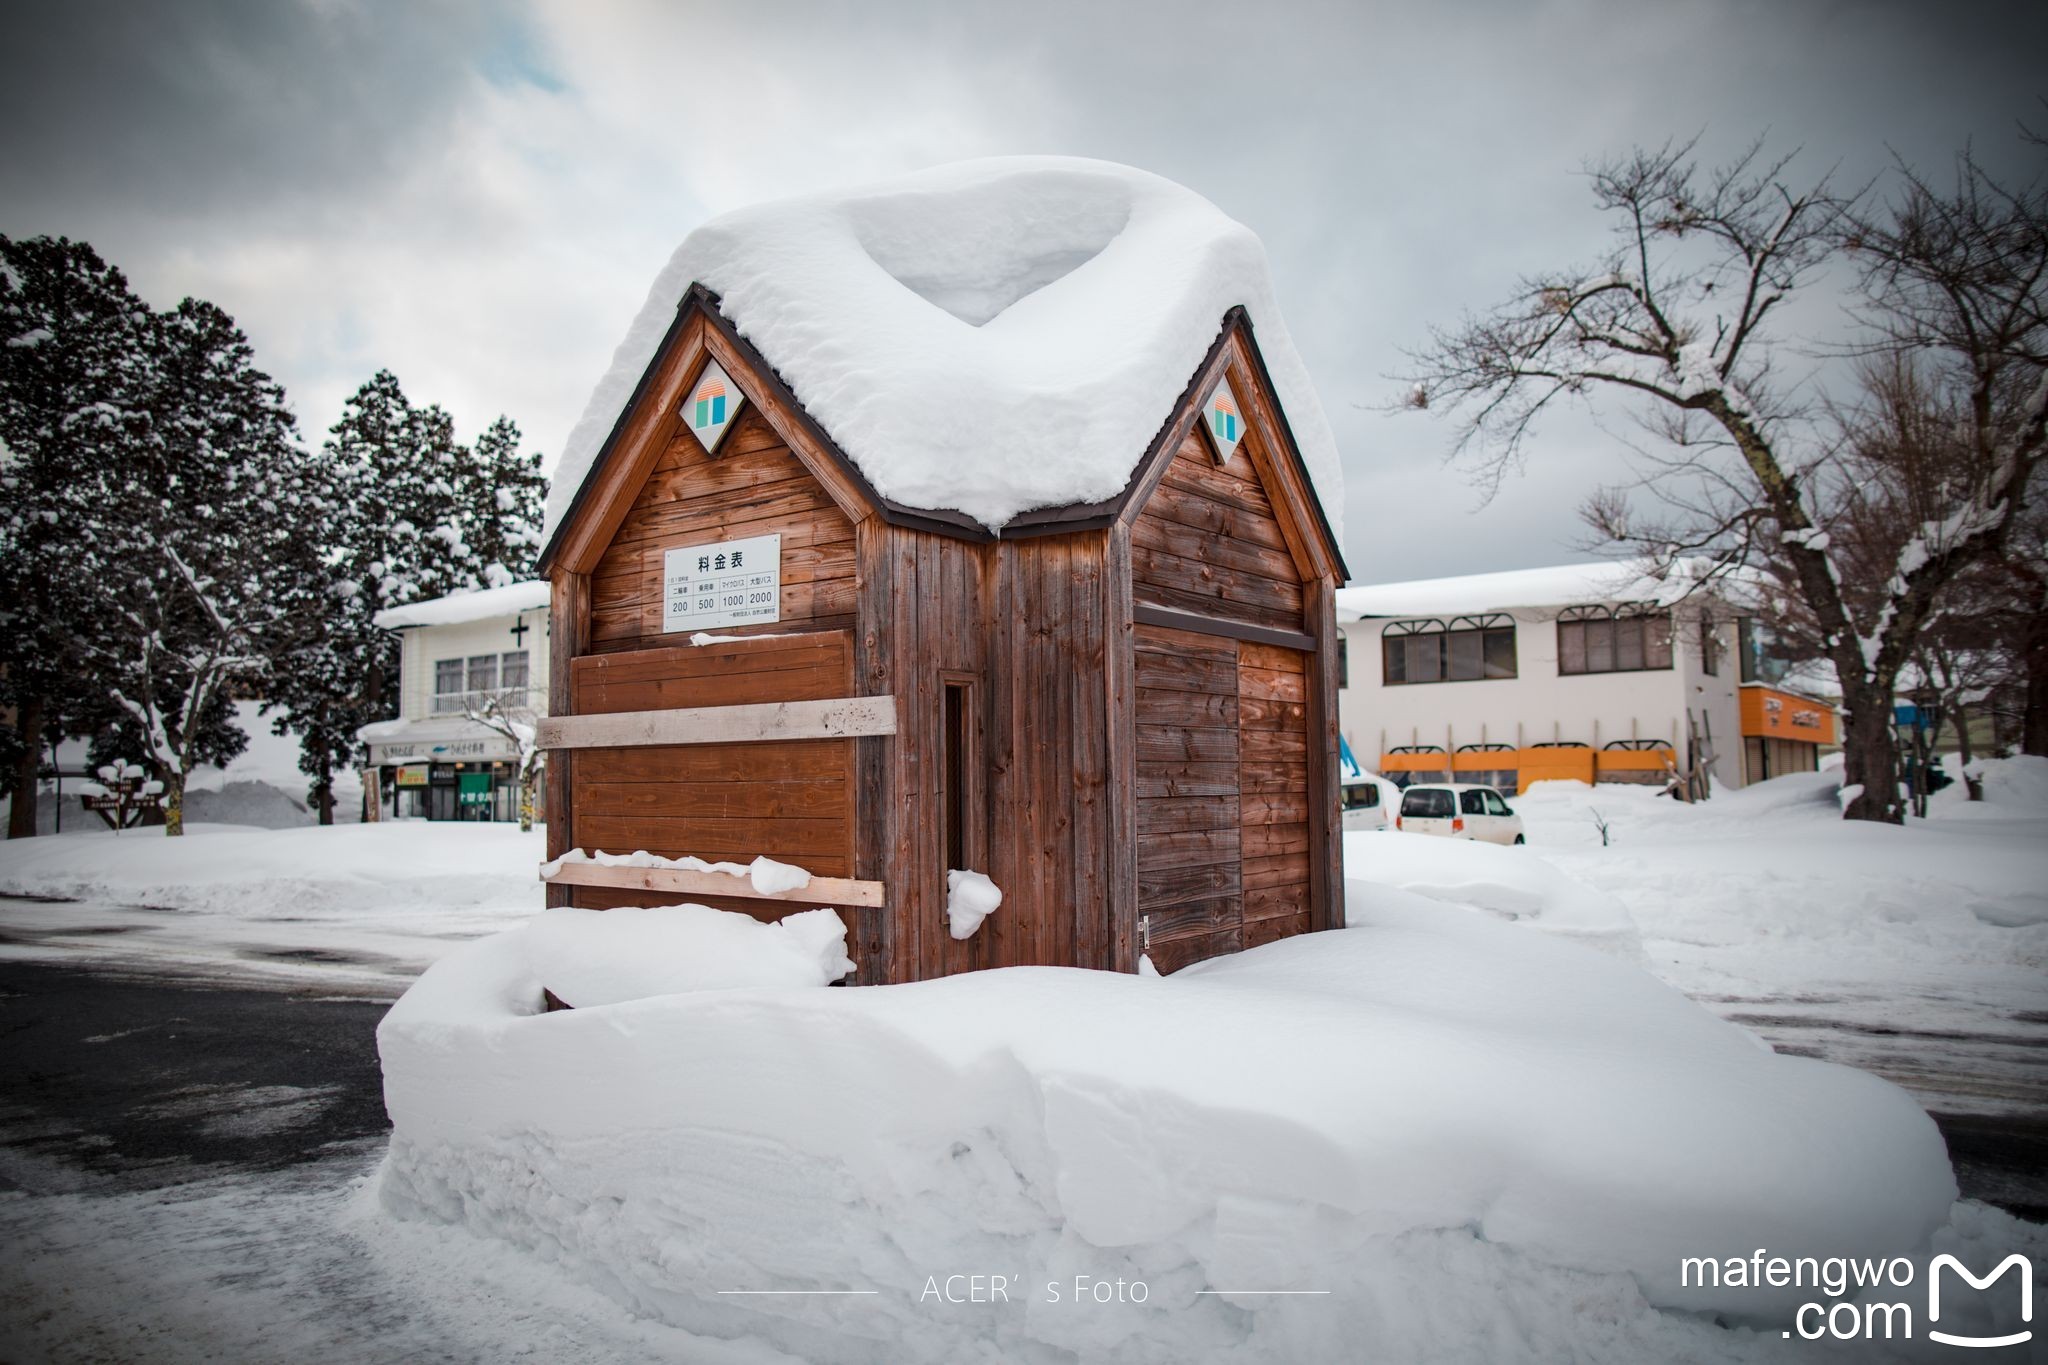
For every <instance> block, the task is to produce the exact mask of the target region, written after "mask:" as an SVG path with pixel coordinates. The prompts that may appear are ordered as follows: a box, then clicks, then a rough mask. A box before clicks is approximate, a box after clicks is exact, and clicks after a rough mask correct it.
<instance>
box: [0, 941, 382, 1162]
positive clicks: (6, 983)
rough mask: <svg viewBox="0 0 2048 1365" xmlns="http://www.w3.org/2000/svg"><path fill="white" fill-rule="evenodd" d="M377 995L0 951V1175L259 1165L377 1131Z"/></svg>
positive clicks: (327, 1150)
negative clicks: (144, 972)
mask: <svg viewBox="0 0 2048 1365" xmlns="http://www.w3.org/2000/svg"><path fill="white" fill-rule="evenodd" d="M388 1007H389V1006H388V1002H385V1001H381V1000H362V999H346V998H334V997H332V996H327V995H325V994H323V992H322V990H321V989H320V988H317V987H308V988H303V989H285V990H279V989H247V988H240V987H232V986H221V985H218V984H205V983H199V982H194V981H181V980H177V979H163V978H149V977H142V976H134V975H125V974H121V973H117V972H106V971H97V970H89V969H82V968H76V967H61V966H44V965H38V964H28V963H0V1147H4V1148H5V1149H7V1158H6V1159H5V1160H4V1161H0V1188H12V1189H24V1188H26V1189H30V1190H31V1191H32V1192H34V1193H46V1192H52V1191H51V1189H50V1188H49V1187H51V1186H53V1185H68V1184H70V1183H71V1182H70V1181H68V1180H65V1179H64V1178H63V1177H64V1176H65V1175H66V1173H69V1174H70V1175H72V1176H83V1177H85V1178H86V1179H87V1180H88V1181H89V1182H90V1183H91V1184H93V1185H96V1186H99V1187H101V1188H105V1187H107V1186H108V1185H112V1186H114V1187H117V1188H119V1187H125V1188H138V1187H145V1186H154V1185H163V1184H172V1183H177V1182H180V1181H183V1180H188V1179H193V1178H196V1177H198V1176H203V1175H206V1174H209V1173H213V1172H217V1171H219V1170H221V1169H224V1168H226V1169H235V1170H243V1171H248V1170H274V1169H280V1168H283V1167H287V1166H291V1165H294V1164H298V1163H303V1162H309V1161H317V1160H320V1159H321V1158H322V1157H325V1156H327V1155H329V1154H332V1153H334V1152H335V1151H336V1150H337V1148H338V1147H339V1146H340V1145H342V1144H346V1143H350V1142H353V1141H357V1140H359V1139H362V1138H365V1137H370V1136H374V1135H377V1134H381V1133H384V1132H386V1131H388V1130H389V1127H390V1124H389V1122H388V1121H387V1120H386V1118H385V1116H384V1096H383V1088H382V1086H383V1082H382V1077H381V1074H380V1072H379V1070H378V1065H377V1044H376V1027H377V1021H378V1020H379V1019H381V1018H382V1017H383V1015H384V1011H385V1010H386V1009H387V1008H388ZM38 1185H40V1186H43V1187H44V1188H41V1189H38V1188H35V1187H36V1186H38Z"/></svg>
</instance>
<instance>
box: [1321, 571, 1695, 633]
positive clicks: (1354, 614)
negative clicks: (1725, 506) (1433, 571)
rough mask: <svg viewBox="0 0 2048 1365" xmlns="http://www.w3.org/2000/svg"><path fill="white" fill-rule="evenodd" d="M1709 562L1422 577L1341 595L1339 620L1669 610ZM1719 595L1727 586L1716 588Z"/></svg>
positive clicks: (1691, 587) (1345, 590)
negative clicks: (1614, 606) (1669, 568)
mask: <svg viewBox="0 0 2048 1365" xmlns="http://www.w3.org/2000/svg"><path fill="white" fill-rule="evenodd" d="M1707 569H1708V563H1707V561H1706V560H1681V561H1680V562H1679V563H1678V565H1676V566H1675V568H1674V571H1673V572H1670V573H1668V574H1664V575H1661V576H1660V575H1658V574H1655V573H1652V572H1651V571H1650V566H1649V565H1647V564H1627V563H1618V562H1616V561H1614V560H1604V561H1601V562H1599V563H1594V564H1556V565H1552V566H1550V567H1548V568H1541V569H1507V570H1504V571H1502V572H1499V573H1475V574H1460V575H1458V576H1457V577H1455V578H1418V579H1414V580H1411V581H1410V582H1406V583H1373V584H1369V585H1366V586H1362V587H1356V588H1340V589H1338V591H1337V618H1338V619H1339V620H1342V621H1357V620H1362V619H1364V618H1366V617H1379V616H1444V615H1466V614H1470V613H1472V612H1481V611H1509V610H1512V609H1513V608H1516V607H1538V608H1547V607H1569V606H1573V605H1575V604H1578V603H1591V602H1655V603H1658V604H1660V605H1668V604H1670V603H1673V602H1676V601H1678V600H1679V599H1681V598H1683V597H1685V596H1687V595H1688V594H1690V593H1694V592H1698V591H1700V590H1701V588H1702V586H1703V579H1704V577H1705V575H1706V573H1707ZM1715 589H1716V591H1717V592H1718V591H1721V590H1722V584H1721V583H1719V582H1717V583H1716V584H1715Z"/></svg>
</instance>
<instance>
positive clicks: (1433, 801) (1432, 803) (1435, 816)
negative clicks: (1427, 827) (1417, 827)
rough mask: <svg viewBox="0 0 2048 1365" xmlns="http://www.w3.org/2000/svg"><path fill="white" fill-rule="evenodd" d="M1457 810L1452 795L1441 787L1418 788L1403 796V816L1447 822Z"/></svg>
mask: <svg viewBox="0 0 2048 1365" xmlns="http://www.w3.org/2000/svg"><path fill="white" fill-rule="evenodd" d="M1455 809H1456V805H1455V803H1454V802H1453V801H1452V800H1451V794H1450V793H1449V792H1447V791H1445V790H1444V789H1443V788H1441V787H1417V788H1415V789H1414V790H1412V791H1407V792H1404V793H1402V795H1401V814H1403V815H1405V816H1410V817H1412V818H1414V819H1418V820H1445V819H1449V818H1450V816H1451V814H1452V812H1453V811H1454V810H1455Z"/></svg>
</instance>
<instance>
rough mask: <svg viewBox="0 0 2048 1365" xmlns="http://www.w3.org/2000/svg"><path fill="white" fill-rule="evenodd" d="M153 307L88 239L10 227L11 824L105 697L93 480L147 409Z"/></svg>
mask: <svg viewBox="0 0 2048 1365" xmlns="http://www.w3.org/2000/svg"><path fill="white" fill-rule="evenodd" d="M148 321H149V310H148V309H147V308H146V307H145V306H144V305H143V303H142V301H141V300H140V299H138V298H136V296H135V295H134V294H133V293H132V292H131V291H130V290H129V288H128V282H127V280H126V279H125V278H124V277H123V276H122V274H121V272H120V271H119V270H116V269H114V268H113V267H112V266H110V265H108V264H107V263H106V262H105V261H103V260H101V259H100V257H99V255H98V254H97V253H96V252H94V250H93V249H92V248H91V247H90V246H88V245H86V244H85V243H83V242H73V241H69V240H66V239H64V238H49V237H35V238H30V239H27V240H24V241H14V240H10V239H8V238H6V237H0V706H4V707H5V708H7V709H8V710H9V711H11V712H12V714H13V716H14V724H13V726H12V727H11V728H12V730H13V734H12V735H11V736H10V737H9V742H8V743H7V745H6V746H5V747H6V749H7V750H8V757H9V758H10V759H11V760H12V762H11V763H10V764H9V767H8V770H7V771H6V773H4V774H0V790H6V791H8V792H10V793H11V795H12V797H13V804H12V809H11V815H10V818H9V824H8V836H9V837H10V838H22V837H26V836H28V835H32V834H34V833H35V831H36V774H37V771H38V768H39V766H40V755H41V753H42V751H43V750H44V748H45V747H46V746H47V745H48V744H50V743H53V742H54V741H55V740H56V738H57V737H59V736H60V735H61V734H64V733H67V732H69V733H78V731H77V729H76V727H75V723H74V718H75V717H77V716H79V715H81V714H82V713H83V712H84V711H86V710H87V709H88V708H89V706H90V704H91V703H92V701H93V700H94V697H93V696H92V695H91V689H90V688H89V686H88V685H87V683H86V682H85V680H84V666H83V661H82V658H81V654H82V646H83V645H84V643H85V641H86V640H87V638H88V637H89V636H91V635H92V634H93V633H94V631H95V630H96V628H97V626H98V625H99V622H98V620H97V618H96V617H95V616H94V614H93V612H92V610H91V603H90V600H89V597H90V594H89V593H88V591H87V588H88V585H89V584H90V583H91V582H92V581H93V578H94V576H95V575H96V574H97V573H98V572H99V570H100V568H101V561H100V555H101V553H102V547H101V546H100V545H99V544H98V541H97V536H96V533H95V530H94V522H93V521H92V520H87V519H86V517H85V514H90V513H92V512H93V508H92V506H91V504H90V501H89V500H88V499H83V498H81V496H80V495H81V493H82V491H83V490H85V489H87V488H89V487H96V486H98V485H99V484H100V483H101V482H102V481H103V480H104V479H105V477H106V475H107V471H108V470H109V469H110V468H111V467H112V466H114V465H115V464H116V463H117V462H118V461H119V460H120V459H121V458H122V452H123V451H124V450H125V449H126V448H127V446H128V444H129V442H130V441H131V439H132V438H133V437H134V435H135V434H136V432H138V431H139V430H140V429H141V428H142V427H143V425H144V424H145V423H146V420H147V419H146V416H145V415H144V412H143V408H144V403H143V401H142V399H141V396H140V391H141V382H142V371H143V366H144V354H145V349H146V348H145V345H144V335H145V333H146V331H147V327H148Z"/></svg>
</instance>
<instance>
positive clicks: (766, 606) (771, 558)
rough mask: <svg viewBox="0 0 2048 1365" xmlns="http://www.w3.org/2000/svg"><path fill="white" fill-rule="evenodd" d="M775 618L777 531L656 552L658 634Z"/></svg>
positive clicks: (778, 608)
mask: <svg viewBox="0 0 2048 1365" xmlns="http://www.w3.org/2000/svg"><path fill="white" fill-rule="evenodd" d="M781 619H782V537H781V536H780V535H772V536H749V537H747V538H746V539H745V540H721V541H719V542H718V543H717V544H715V545H690V546H686V547H684V548H683V549H680V550H670V551H668V552H667V553H666V554H664V555H663V556H662V565H661V628H662V631H663V632H664V633H668V632H671V631H678V630H709V629H711V628H712V627H715V626H751V625H757V624H759V623H760V622H762V621H780V620H781Z"/></svg>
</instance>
